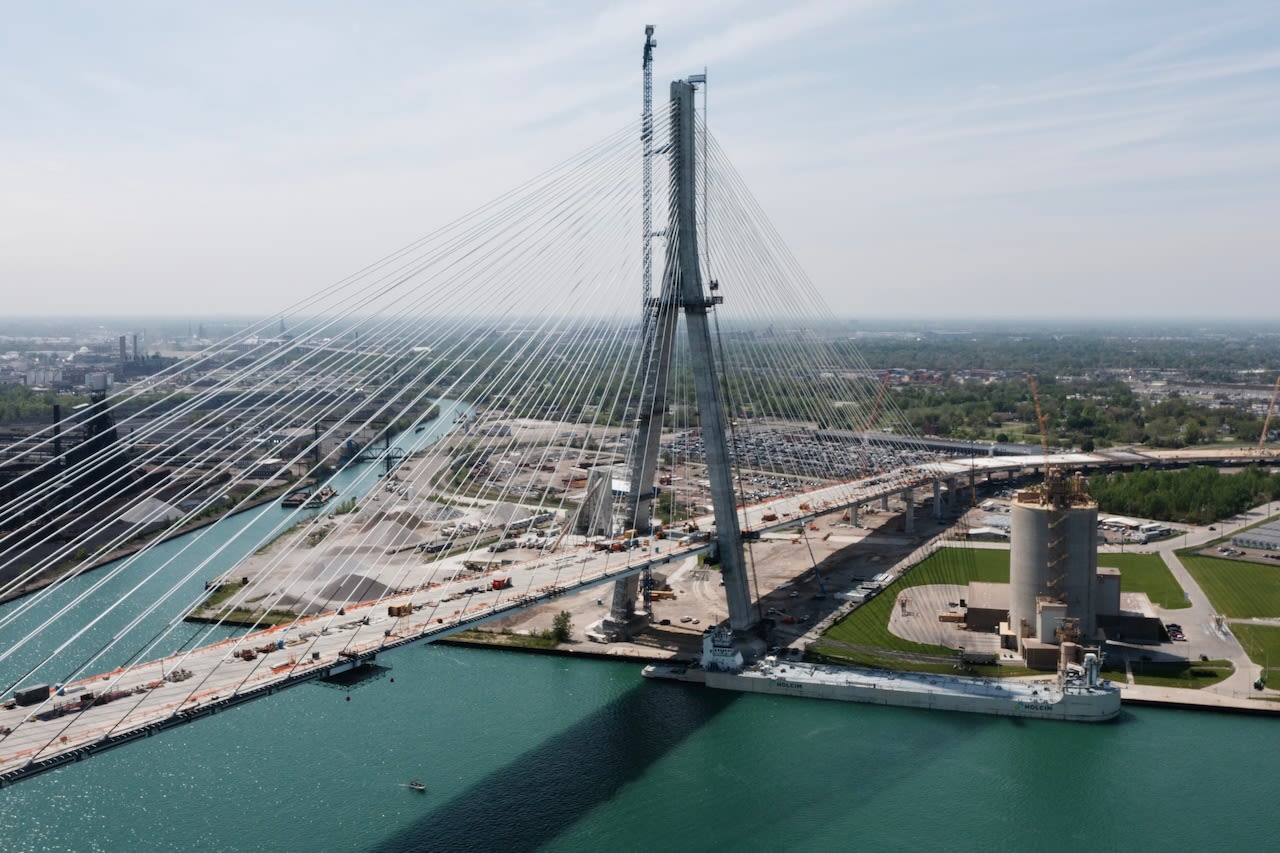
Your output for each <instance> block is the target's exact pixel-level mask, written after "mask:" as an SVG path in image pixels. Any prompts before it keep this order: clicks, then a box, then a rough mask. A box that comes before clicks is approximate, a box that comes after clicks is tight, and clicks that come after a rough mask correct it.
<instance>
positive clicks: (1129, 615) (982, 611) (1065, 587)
mask: <svg viewBox="0 0 1280 853" xmlns="http://www.w3.org/2000/svg"><path fill="white" fill-rule="evenodd" d="M1010 521H1011V525H1010V540H1009V541H1010V546H1009V583H1008V584H997V583H979V582H972V583H970V584H969V585H968V597H967V599H966V604H967V612H966V614H965V623H966V628H968V629H969V630H974V631H995V632H998V634H999V637H1000V647H1001V648H1003V649H1006V650H1009V651H1014V652H1016V653H1017V654H1018V655H1019V656H1020V657H1022V658H1023V659H1024V660H1025V661H1026V663H1027V666H1029V667H1032V668H1036V669H1054V668H1057V667H1059V666H1060V665H1061V664H1062V663H1064V662H1076V663H1078V662H1080V660H1082V656H1083V654H1084V653H1085V652H1086V651H1088V650H1096V649H1098V648H1100V647H1101V646H1102V644H1103V643H1105V642H1106V641H1107V640H1108V639H1116V640H1119V639H1124V638H1125V637H1126V636H1127V637H1128V638H1129V639H1135V640H1138V639H1155V638H1158V637H1159V632H1160V624H1159V619H1158V618H1156V617H1155V616H1154V615H1153V614H1151V613H1149V612H1145V611H1144V610H1143V609H1142V608H1137V607H1133V606H1130V607H1127V608H1126V607H1122V601H1121V594H1120V570H1119V569H1113V568H1105V567H1103V568H1099V567H1098V544H1097V543H1098V504H1097V501H1095V500H1094V499H1093V497H1092V496H1091V495H1090V494H1089V491H1088V488H1087V485H1086V481H1085V479H1084V477H1083V475H1080V474H1076V475H1074V476H1064V475H1062V474H1061V473H1060V472H1059V471H1056V470H1053V469H1050V471H1049V472H1048V474H1047V476H1046V477H1045V481H1044V483H1042V484H1040V485H1037V486H1034V487H1032V488H1028V489H1023V490H1021V491H1019V492H1017V494H1016V495H1015V496H1014V499H1013V501H1012V505H1011V507H1010Z"/></svg>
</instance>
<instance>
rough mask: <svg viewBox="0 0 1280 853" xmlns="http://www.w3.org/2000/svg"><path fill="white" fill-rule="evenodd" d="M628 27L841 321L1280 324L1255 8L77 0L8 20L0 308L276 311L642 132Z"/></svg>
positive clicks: (1276, 197) (1264, 31) (1271, 92)
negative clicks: (706, 125) (615, 136)
mask: <svg viewBox="0 0 1280 853" xmlns="http://www.w3.org/2000/svg"><path fill="white" fill-rule="evenodd" d="M645 24H655V25H656V26H657V32H656V38H657V40H658V49H657V51H656V54H655V60H656V61H655V103H656V104H658V105H661V104H662V103H663V102H664V101H665V98H666V83H667V81H669V80H671V79H674V78H678V77H683V76H686V75H688V74H690V73H694V72H701V71H702V70H703V67H704V66H706V67H707V69H708V75H709V80H710V85H709V99H710V103H709V114H710V115H709V118H710V125H711V128H712V132H713V133H714V134H715V135H716V137H717V139H718V141H719V142H720V144H721V145H722V146H723V148H724V150H725V152H726V153H727V155H728V156H729V157H730V158H731V159H732V160H733V162H734V164H735V165H736V167H737V169H738V170H739V172H740V173H741V174H742V175H743V177H744V179H745V180H746V182H747V184H748V186H749V187H750V189H751V190H752V192H753V193H754V194H755V196H756V197H757V198H758V199H759V201H760V203H761V205H762V206H763V208H764V209H765V211H766V212H767V213H768V215H769V216H770V218H771V219H772V220H773V222H774V223H775V224H776V225H777V227H778V230H779V231H780V232H781V234H782V235H783V237H784V238H785V239H786V241H787V243H788V244H789V246H790V247H791V249H792V250H793V251H794V252H795V254H796V256H797V258H798V259H799V261H800V263H801V264H802V265H803V267H804V268H805V269H806V271H807V272H808V274H809V276H810V277H811V278H812V279H813V281H814V283H815V286H816V288H817V290H818V291H819V292H820V293H821V294H822V295H823V297H824V299H825V300H826V303H827V305H828V306H829V307H830V308H831V310H832V311H833V312H834V313H835V314H837V315H838V316H841V317H847V318H851V319H873V320H874V319H876V318H881V317H902V316H904V315H907V314H910V313H912V312H913V311H916V310H919V311H921V312H922V313H923V314H925V315H928V316H933V317H937V316H939V315H945V314H946V313H947V312H948V311H949V310H954V312H955V316H956V318H957V323H958V324H961V325H962V324H963V322H964V321H963V318H966V317H968V318H972V317H974V316H976V315H979V314H982V313H983V312H984V311H985V312H988V314H989V316H991V317H994V318H998V319H1002V318H1015V317H1055V316H1056V317H1063V318H1086V319H1087V318H1090V317H1098V318H1099V319H1102V318H1107V319H1116V318H1117V316H1121V317H1122V316H1124V315H1125V314H1126V313H1129V314H1132V315H1133V316H1134V317H1135V319H1148V318H1156V319H1162V318H1181V319H1185V320H1188V321H1192V320H1196V319H1200V318H1203V319H1212V318H1220V317H1247V318H1253V319H1262V318H1266V317H1272V316H1275V315H1276V314H1277V309H1280V295H1277V288H1276V287H1275V283H1276V279H1277V273H1278V272H1280V246H1278V245H1277V241H1276V240H1275V239H1274V237H1273V236H1272V231H1273V230H1274V223H1275V222H1276V221H1277V219H1280V144H1278V143H1280V118H1277V116H1280V110H1278V109H1277V106H1278V105H1280V49H1277V47H1276V45H1277V44H1280V39H1278V38H1277V37H1278V36H1280V7H1276V6H1274V5H1273V4H1267V3H1261V2H1256V3H1248V2H1235V3H1222V4H1202V3H1193V2H1162V3H1154V2H1152V3H1141V2H1139V3H1125V4H1109V3H1102V2H1073V3H1060V4H1025V3H1017V2H990V3H978V4H959V3H925V2H891V0H884V2H797V3H788V4H771V3H764V2H732V0H708V2H704V3H699V4H695V5H692V6H690V5H687V4H679V3H674V2H660V3H644V4H626V5H610V6H606V7H600V6H598V5H597V4H592V3H544V4H529V5H525V4H519V3H473V4H466V5H465V8H464V7H463V6H461V5H453V6H440V7H438V8H436V7H434V6H432V7H431V8H428V7H427V5H426V4H424V5H423V6H422V7H419V6H418V5H416V4H404V5H386V6H374V7H358V6H347V5H342V4H328V3H322V4H305V5H303V4H283V5H271V6H265V7H264V6H260V5H257V4H247V3H229V4H219V5H218V6H216V7H213V6H208V7H205V6H198V5H187V4H176V5H174V6H172V7H169V6H155V5H153V4H143V3H136V2H124V3H118V4H110V5H99V4H91V3H76V2H65V3H54V4H48V5H38V4H26V5H19V6H16V7H11V8H8V9H7V10H6V25H5V27H4V28H3V30H2V31H0V114H2V115H3V116H4V119H3V123H4V132H3V133H0V172H2V174H3V184H4V190H3V198H4V203H3V204H0V282H3V289H4V294H5V298H4V313H5V314H6V315H7V316H10V317H15V316H22V315H37V316H39V315H43V316H49V315H54V314H58V313H61V312H65V313H71V314H77V315H82V316H83V315H92V314H103V313H110V314H117V315H151V314H163V315H191V316H200V315H204V316H209V315H218V316H226V315H242V314H243V315H270V314H272V313H274V312H275V311H277V310H279V309H282V308H283V307H285V306H286V305H288V304H290V303H292V302H295V301H296V300H298V299H301V298H303V297H305V296H306V295H307V294H309V293H311V292H314V291H317V290H319V289H320V288H323V287H325V286H326V285H329V284H331V283H332V282H334V281H337V280H339V279H341V278H343V277H344V276H346V275H347V274H348V273H350V272H352V271H354V270H356V269H359V268H361V267H363V266H364V265H365V264H367V263H368V262H370V261H372V260H374V259H377V258H379V257H382V256H383V255H385V254H387V253H389V252H391V251H393V250H395V249H396V248H398V247H399V246H401V245H404V244H406V243H408V242H410V241H412V240H414V239H416V238H417V237H419V236H421V235H423V234H426V233H429V232H431V231H433V230H435V229H436V228H438V227H440V226H442V225H444V224H445V223H447V222H450V221H452V220H454V219H456V218H458V217H459V216H461V215H463V214H465V213H467V212H468V211H470V210H472V209H474V208H476V207H478V206H479V205H481V204H483V203H485V202H487V201H489V200H490V199H492V198H494V197H495V196H497V195H499V194H501V193H502V192H504V191H506V190H508V189H510V188H512V187H514V186H516V185H518V184H520V183H521V182H523V181H525V180H526V179H528V178H529V177H531V176H533V175H535V174H538V173H540V172H542V171H544V170H545V169H547V168H548V167H550V166H551V165H553V164H555V163H557V162H559V161H561V160H563V159H564V158H565V157H566V156H567V155H568V154H570V153H572V152H575V151H577V150H580V149H582V148H584V147H586V146H588V145H589V144H591V143H593V142H595V141H597V140H599V139H600V138H602V137H604V136H606V135H607V134H610V133H612V132H615V131H617V130H618V129H620V128H622V127H624V126H626V125H627V124H628V123H630V122H633V121H635V119H636V118H637V117H638V115H639V110H640V60H641V45H642V41H643V30H644V25H645ZM726 284H727V286H731V283H726Z"/></svg>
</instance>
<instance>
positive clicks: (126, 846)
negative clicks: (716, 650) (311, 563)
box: [0, 507, 1280, 853]
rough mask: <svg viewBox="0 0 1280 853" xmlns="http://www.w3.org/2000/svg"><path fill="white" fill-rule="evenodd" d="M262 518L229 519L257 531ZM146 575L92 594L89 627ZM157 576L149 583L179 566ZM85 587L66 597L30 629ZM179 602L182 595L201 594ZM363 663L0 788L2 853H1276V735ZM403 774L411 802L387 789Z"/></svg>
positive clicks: (115, 618)
mask: <svg viewBox="0 0 1280 853" xmlns="http://www.w3.org/2000/svg"><path fill="white" fill-rule="evenodd" d="M281 512H282V511H281V510H279V509H277V508H275V507H268V508H265V509H264V510H263V511H262V513H263V514H262V515H259V516H256V517H255V516H252V515H251V514H249V513H245V514H244V515H243V516H241V518H242V519H243V520H244V521H245V522H246V523H249V522H251V521H253V522H254V523H257V524H262V525H267V526H269V525H270V524H272V523H274V522H273V520H272V519H273V518H277V516H273V515H272V514H273V513H281ZM255 518H256V519H257V520H256V521H254V519H255ZM179 544H180V543H169V544H167V545H166V546H164V548H177V547H178V545H179ZM164 553H165V550H164V549H157V557H156V558H155V559H156V560H159V559H160V558H161V557H163V555H164ZM141 571H142V569H140V568H139V569H135V570H132V573H133V577H132V578H131V579H124V578H122V579H119V580H118V581H116V582H113V583H109V584H105V585H104V589H103V590H102V591H101V592H100V593H99V597H97V598H95V599H94V601H95V602H97V603H96V604H94V603H93V602H87V603H86V604H85V605H81V606H82V607H85V608H86V610H85V613H89V612H91V611H92V610H93V608H94V607H97V608H98V610H99V611H100V610H101V608H102V606H103V605H102V604H101V602H104V601H113V600H117V599H118V598H119V597H120V592H121V591H122V590H123V589H124V588H125V587H126V586H127V585H130V584H132V583H133V582H135V581H136V579H137V576H138V575H139V574H140V573H141ZM166 571H168V572H169V574H167V575H166V574H165V572H162V573H161V576H160V577H158V578H157V579H156V580H155V581H154V583H155V584H156V585H157V586H156V589H157V590H160V589H167V588H168V587H169V585H170V584H171V583H172V581H171V580H169V579H167V578H169V577H170V576H176V573H179V572H180V569H179V567H178V566H177V562H175V565H174V567H173V568H172V569H169V570H166ZM95 574H96V573H95ZM92 582H94V578H93V577H92V575H91V576H89V577H87V578H84V579H81V580H80V581H77V582H76V583H74V584H67V585H65V587H64V588H62V589H59V590H58V595H57V596H55V597H54V598H53V599H51V600H50V601H49V602H48V603H47V604H46V605H44V608H43V609H42V612H43V613H48V612H51V611H52V610H54V609H57V608H60V607H65V606H66V604H67V602H68V601H70V599H71V597H72V596H73V595H74V594H75V593H76V592H77V591H78V590H80V589H82V588H84V587H85V586H86V585H88V584H90V583H92ZM190 587H191V588H190V589H184V594H185V595H188V596H198V595H199V592H200V590H201V589H202V579H201V577H196V578H193V579H192V581H191V582H190ZM142 598H143V599H145V596H142ZM13 606H15V605H13V604H10V605H7V607H13ZM131 606H135V605H131ZM161 611H163V612H161ZM161 611H157V612H156V613H154V614H143V613H141V612H140V611H128V609H127V608H121V609H120V610H119V611H118V612H113V613H112V614H111V618H110V619H107V620H104V622H103V625H102V626H101V627H100V628H99V629H95V631H93V632H90V635H89V636H87V637H86V638H85V639H83V641H82V645H83V648H84V649H85V650H86V651H85V655H86V657H87V656H89V655H90V654H91V653H92V650H93V649H96V648H97V647H98V646H99V645H100V644H101V642H102V640H103V638H109V637H110V636H113V635H114V632H118V631H120V630H121V629H122V627H123V626H125V625H127V624H129V622H131V621H133V620H134V619H135V617H137V622H138V625H137V627H136V628H135V629H134V630H135V631H137V632H138V636H139V637H142V636H146V637H150V636H153V635H154V634H156V633H157V632H158V631H159V629H160V628H161V627H162V626H163V625H164V624H165V623H166V622H167V621H168V620H169V619H171V618H172V616H173V614H174V613H176V612H178V611H177V609H175V608H168V609H167V610H165V609H164V608H161ZM39 618H40V613H33V614H31V615H30V616H29V617H28V618H26V619H24V620H23V623H22V624H21V625H18V626H11V627H10V628H9V629H6V631H5V636H3V637H0V643H3V644H5V645H8V644H10V643H12V642H14V639H15V638H17V637H21V636H22V635H23V634H24V633H25V631H27V630H30V627H31V626H33V625H35V624H38V620H39ZM185 636H187V635H184V636H183V637H175V638H173V639H172V640H167V641H166V643H167V646H166V648H167V647H169V646H173V645H177V644H180V643H181V642H182V641H183V639H184V637H185ZM47 651H48V649H42V648H40V644H36V645H33V646H32V647H30V648H28V649H24V650H23V653H22V654H19V655H14V656H13V658H11V660H10V661H8V662H6V664H5V665H4V666H3V667H0V679H2V680H3V682H4V684H6V685H8V684H11V683H12V682H13V681H14V679H15V678H16V676H17V675H18V674H20V672H22V671H26V669H30V668H32V667H34V666H35V665H36V664H37V663H38V662H39V660H40V659H41V655H42V654H44V653H45V652H47ZM379 662H380V663H384V664H387V665H389V666H391V668H392V669H391V672H390V674H389V676H388V677H385V678H382V679H381V680H377V681H372V682H368V683H366V684H364V685H362V686H360V687H357V688H355V689H352V690H350V691H346V690H340V689H335V688H332V687H326V686H322V685H317V684H308V685H303V686H300V687H296V688H294V689H291V690H287V691H285V692H283V693H279V694H276V695H274V696H271V697H268V698H265V699H262V700H259V701H256V702H252V703H250V704H248V705H245V706H241V707H239V708H235V709H232V710H229V711H225V712H223V713H220V714H216V715H214V716H212V717H208V718H205V719H202V720H200V721H198V722H196V723H193V724H192V725H189V726H185V727H182V728H178V729H174V730H171V731H169V732H165V733H163V734H160V735H156V736H154V737H151V738H148V739H145V740H143V741H139V742H135V743H132V744H129V745H127V746H125V747H123V748H120V749H117V750H114V751H112V752H108V753H104V754H101V755H98V756H95V757H93V758H91V759H89V760H87V761H83V762H80V763H78V764H75V765H72V766H68V767H65V768H62V769H59V770H56V771H54V772H51V773H47V774H45V775H43V776H38V777H35V778H33V779H30V780H28V781H25V782H22V783H19V784H17V785H14V786H11V787H8V788H5V789H0V850H6V851H27V850H29V851H53V850H58V851H62V850H65V851H77V853H85V851H150V850H157V851H165V850H200V851H258V850H282V851H294V850H297V851H348V850H351V851H359V850H376V851H406V850H408V851H450V850H485V851H487V850H494V851H523V850H563V851H619V850H621V851H627V850H637V849H647V850H678V851H682V850H698V851H706V850H734V851H754V850H768V851H772V850H803V851H807V850H903V851H916V850H947V851H968V850H979V851H986V850H992V851H1003V850H1008V851H1056V850H1087V851H1092V850H1124V851H1145V850H1153V851H1154V850H1160V851H1201V850H1231V849H1244V848H1248V849H1272V848H1274V847H1275V846H1276V844H1277V830H1276V820H1275V816H1274V813H1273V808H1274V806H1275V804H1276V801H1277V797H1278V796H1280V773H1278V772H1277V768H1276V763H1277V754H1278V752H1280V750H1278V749H1277V746H1278V745H1280V728H1278V727H1277V725H1276V722H1275V721H1274V720H1270V719H1258V718H1250V717H1239V716H1228V715H1217V714H1202V713H1190V712H1178V711H1162V710H1152V709H1138V710H1129V709H1126V711H1125V712H1124V713H1123V714H1122V716H1121V718H1120V719H1119V720H1118V721H1117V722H1115V723H1111V724H1104V725H1096V726H1093V725H1084V724H1069V723H1050V722H1043V721H1017V720H1008V719H997V718H989V717H983V716H978V715H969V714H957V713H941V712H927V711H913V710H906V709H895V708H880V707H869V706H861V705H855V704H845V703H837V702H820V701H812V700H801V699H789V698H786V697H768V696H740V695H737V694H726V693H720V692H715V691H711V690H706V689H700V688H697V687H693V686H688V685H682V684H670V683H660V682H659V683H655V682H649V681H646V680H644V679H642V678H641V677H640V666H639V665H637V664H633V663H622V662H613V661H599V660H567V659H564V658H558V657H557V658H552V657H541V656H534V655H525V654H517V653H510V652H498V651H486V650H474V649H459V648H453V647H445V646H422V647H417V648H409V649H403V650H399V651H397V652H394V653H390V654H387V655H384V656H383V657H382V658H380V661H379ZM104 663H107V664H109V665H111V666H114V665H115V661H114V660H112V659H109V658H108V659H104ZM413 778H421V779H422V780H423V781H424V782H426V783H427V785H428V790H427V791H426V793H418V792H415V791H412V790H410V789H409V788H407V787H406V786H405V785H406V783H407V782H408V781H409V780H410V779H413Z"/></svg>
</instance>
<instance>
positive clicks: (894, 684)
mask: <svg viewBox="0 0 1280 853" xmlns="http://www.w3.org/2000/svg"><path fill="white" fill-rule="evenodd" d="M664 669H665V670H666V671H664ZM677 669H679V670H682V672H680V673H679V674H676V670H677ZM695 672H696V673H697V676H694V673H695ZM645 675H646V676H649V677H651V678H674V679H675V680H679V681H699V682H702V683H705V684H706V685H707V686H708V687H713V688H716V689H719V690H737V691H739V692H741V693H764V694H769V695H774V696H800V697H805V698H809V699H827V700H834V701H837V702H863V703H866V704H871V705H889V706H893V707H898V708H921V709H925V710H931V711H960V712H965V713H973V714H990V715H995V716H1001V717H1022V718H1027V719H1038V720H1061V721H1071V722H1091V723H1096V722H1105V721H1107V720H1111V719H1114V718H1115V717H1116V716H1117V715H1118V714H1119V713H1120V692H1119V691H1118V690H1117V689H1116V688H1115V687H1113V686H1110V685H1105V684H1104V685H1099V686H1095V687H1086V686H1083V685H1078V686H1065V687H1064V686H1059V685H1058V684H1057V683H1056V682H1052V681H1040V682H1020V681H1005V682H1002V681H998V680H994V679H977V678H963V677H953V676H946V675H928V674H922V673H900V672H881V671H878V670H861V669H850V668H844V667H833V666H814V665H809V664H787V665H781V666H761V667H756V668H752V669H749V670H745V671H743V672H741V673H726V672H711V671H699V670H685V668H683V667H679V668H676V667H663V666H661V665H658V666H653V667H647V668H646V670H645Z"/></svg>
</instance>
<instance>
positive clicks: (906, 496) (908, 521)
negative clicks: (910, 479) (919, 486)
mask: <svg viewBox="0 0 1280 853" xmlns="http://www.w3.org/2000/svg"><path fill="white" fill-rule="evenodd" d="M902 502H903V503H904V504H906V505H907V508H906V511H905V512H903V514H902V529H903V530H904V531H905V532H907V533H915V532H916V493H915V490H914V489H911V488H906V489H903V490H902Z"/></svg>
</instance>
